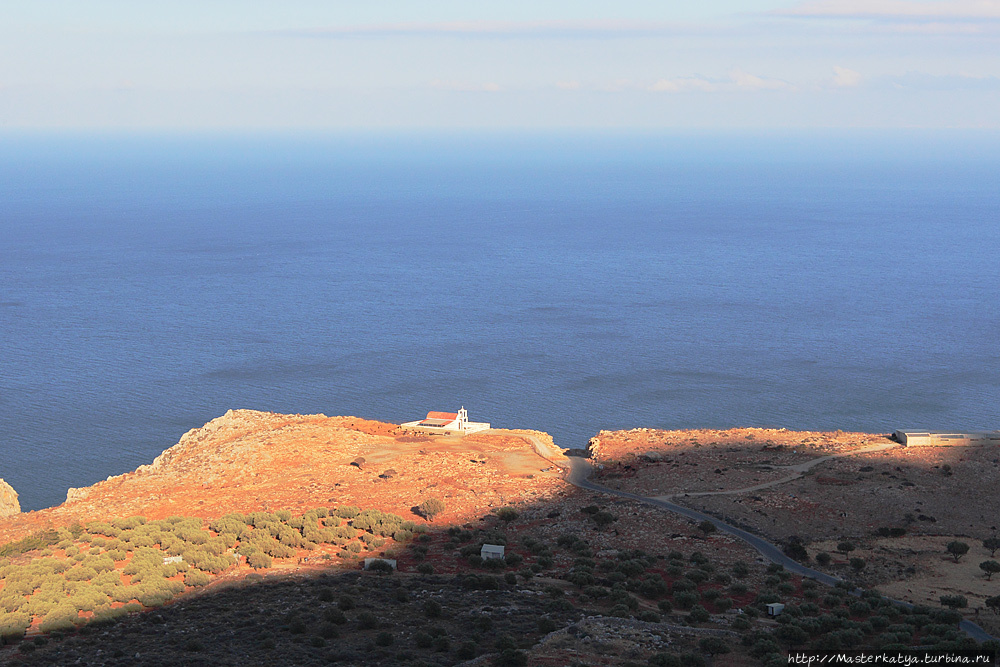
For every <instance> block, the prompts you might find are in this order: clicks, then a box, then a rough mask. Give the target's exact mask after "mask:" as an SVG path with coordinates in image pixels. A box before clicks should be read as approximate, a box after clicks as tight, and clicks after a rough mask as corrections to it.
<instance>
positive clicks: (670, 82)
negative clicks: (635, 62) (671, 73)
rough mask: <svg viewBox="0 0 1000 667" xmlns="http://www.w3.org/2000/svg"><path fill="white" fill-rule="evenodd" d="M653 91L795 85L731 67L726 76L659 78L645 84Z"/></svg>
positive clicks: (771, 88) (721, 90)
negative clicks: (718, 77) (715, 77)
mask: <svg viewBox="0 0 1000 667" xmlns="http://www.w3.org/2000/svg"><path fill="white" fill-rule="evenodd" d="M646 90H648V91H649V92H653V93H673V94H677V93H726V92H729V93H732V92H756V91H776V90H795V86H794V85H793V84H791V83H789V82H788V81H784V80H782V79H773V78H770V77H763V76H758V75H756V74H751V73H749V72H745V71H743V70H741V69H733V70H732V71H730V72H729V77H728V78H721V79H710V78H707V77H703V76H681V77H673V78H664V79H659V80H657V81H656V82H654V83H652V84H650V85H648V86H646Z"/></svg>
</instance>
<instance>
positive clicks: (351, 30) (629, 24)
mask: <svg viewBox="0 0 1000 667" xmlns="http://www.w3.org/2000/svg"><path fill="white" fill-rule="evenodd" d="M703 30H704V28H703V27H699V26H691V25H682V24H679V23H667V22H658V21H620V20H601V21H440V22H433V23H429V22H428V23H425V22H400V23H371V24H364V25H347V26H329V27H325V28H316V29H311V30H281V31H273V32H274V34H287V35H294V36H299V37H317V38H323V37H327V38H348V37H390V36H406V35H413V36H459V37H461V36H467V37H635V36H643V35H679V34H685V35H689V34H691V33H693V32H701V31H703Z"/></svg>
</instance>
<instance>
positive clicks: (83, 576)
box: [66, 565, 97, 581]
mask: <svg viewBox="0 0 1000 667" xmlns="http://www.w3.org/2000/svg"><path fill="white" fill-rule="evenodd" d="M96 576H97V570H95V569H94V568H92V567H83V566H82V565H81V566H78V567H74V568H73V569H72V570H70V571H69V572H67V573H66V581H90V580H91V579H93V578H94V577H96Z"/></svg>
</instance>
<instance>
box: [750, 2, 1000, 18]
mask: <svg viewBox="0 0 1000 667" xmlns="http://www.w3.org/2000/svg"><path fill="white" fill-rule="evenodd" d="M768 14H770V15H772V16H785V17H792V18H841V19H883V20H904V21H914V20H955V21H964V20H976V19H992V20H996V19H1000V0H954V1H952V2H910V1H909V0H814V1H812V2H804V3H801V4H799V5H796V6H795V7H791V8H789V9H777V10H774V11H771V12H768Z"/></svg>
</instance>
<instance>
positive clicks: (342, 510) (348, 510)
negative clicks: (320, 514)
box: [333, 505, 361, 519]
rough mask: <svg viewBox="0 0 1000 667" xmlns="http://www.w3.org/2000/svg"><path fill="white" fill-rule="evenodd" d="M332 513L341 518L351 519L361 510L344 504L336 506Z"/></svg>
mask: <svg viewBox="0 0 1000 667" xmlns="http://www.w3.org/2000/svg"><path fill="white" fill-rule="evenodd" d="M333 513H334V514H335V515H336V516H338V517H340V518H342V519H353V518H354V517H356V516H357V515H358V514H360V513H361V510H359V509H358V508H357V507H354V506H353V505H344V506H343V507H338V508H337V509H336V510H335V511H334V512H333Z"/></svg>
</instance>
